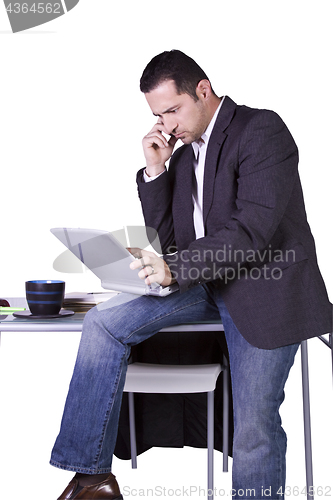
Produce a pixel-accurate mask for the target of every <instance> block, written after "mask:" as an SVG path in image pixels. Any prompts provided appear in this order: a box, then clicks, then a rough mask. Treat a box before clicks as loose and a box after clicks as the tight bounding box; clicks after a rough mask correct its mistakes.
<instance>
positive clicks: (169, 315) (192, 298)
mask: <svg viewBox="0 0 333 500" xmlns="http://www.w3.org/2000/svg"><path fill="white" fill-rule="evenodd" d="M91 312H92V313H93V320H94V322H95V323H96V322H97V323H98V324H99V325H100V326H101V327H103V329H105V330H107V331H108V332H110V334H111V335H112V336H113V337H115V338H116V339H117V340H118V341H120V342H122V343H124V344H128V345H135V344H138V343H139V342H142V341H143V340H145V339H146V338H148V337H150V336H151V335H154V334H155V333H157V332H158V331H160V330H161V329H162V328H166V327H168V326H173V325H177V324H181V323H190V322H194V323H195V322H200V321H214V320H219V319H220V315H219V312H218V309H217V307H216V306H215V305H214V303H213V302H212V301H211V300H210V299H209V296H208V294H207V292H206V290H205V288H204V287H201V286H197V287H195V288H192V289H191V290H188V291H187V292H184V293H179V292H174V293H172V294H170V295H168V296H166V297H152V296H136V295H131V294H119V295H117V296H116V297H114V298H112V299H110V300H108V301H107V302H105V303H103V304H100V305H98V306H97V307H95V308H94V310H93V311H91ZM88 314H89V313H88ZM90 316H91V315H90Z"/></svg>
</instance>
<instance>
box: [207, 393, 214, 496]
mask: <svg viewBox="0 0 333 500" xmlns="http://www.w3.org/2000/svg"><path fill="white" fill-rule="evenodd" d="M207 449H208V492H207V493H208V497H207V498H208V500H213V498H214V492H213V488H214V391H211V392H208V393H207Z"/></svg>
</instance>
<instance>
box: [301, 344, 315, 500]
mask: <svg viewBox="0 0 333 500" xmlns="http://www.w3.org/2000/svg"><path fill="white" fill-rule="evenodd" d="M301 360H302V386H303V417H304V446H305V468H306V486H307V499H308V500H311V499H313V498H314V495H313V494H311V493H313V468H312V444H311V420H310V392H309V363H308V344H307V341H306V340H304V341H303V342H302V343H301Z"/></svg>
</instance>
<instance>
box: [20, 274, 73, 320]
mask: <svg viewBox="0 0 333 500" xmlns="http://www.w3.org/2000/svg"><path fill="white" fill-rule="evenodd" d="M25 292H26V297H27V302H28V306H29V309H30V312H31V314H33V315H34V316H54V315H56V314H59V312H60V309H61V307H62V303H63V300H64V296H65V282H64V281H58V280H33V281H26V282H25Z"/></svg>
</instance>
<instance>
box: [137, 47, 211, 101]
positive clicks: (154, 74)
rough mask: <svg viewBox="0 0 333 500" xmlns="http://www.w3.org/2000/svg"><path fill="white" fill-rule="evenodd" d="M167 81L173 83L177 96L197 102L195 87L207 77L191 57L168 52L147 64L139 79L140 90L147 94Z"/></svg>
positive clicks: (180, 53)
mask: <svg viewBox="0 0 333 500" xmlns="http://www.w3.org/2000/svg"><path fill="white" fill-rule="evenodd" d="M168 80H173V81H174V82H175V85H176V90H177V93H178V94H189V95H190V96H191V97H193V99H194V100H195V101H197V100H198V96H197V94H196V88H197V85H198V83H199V82H200V81H201V80H208V77H207V75H206V73H205V72H204V71H203V70H202V69H201V68H200V66H199V65H198V64H197V63H196V62H195V61H194V60H193V59H191V57H189V56H187V55H186V54H184V53H183V52H181V51H180V50H170V51H169V52H167V51H165V52H162V53H161V54H159V55H157V56H155V57H154V58H153V59H152V60H151V61H150V62H149V63H148V64H147V66H146V68H145V69H144V71H143V73H142V76H141V79H140V90H141V92H143V93H144V94H147V93H149V92H151V91H152V90H154V89H156V87H158V86H159V85H160V84H161V83H163V82H165V81H168Z"/></svg>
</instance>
